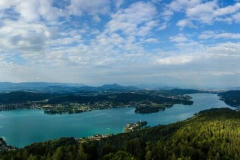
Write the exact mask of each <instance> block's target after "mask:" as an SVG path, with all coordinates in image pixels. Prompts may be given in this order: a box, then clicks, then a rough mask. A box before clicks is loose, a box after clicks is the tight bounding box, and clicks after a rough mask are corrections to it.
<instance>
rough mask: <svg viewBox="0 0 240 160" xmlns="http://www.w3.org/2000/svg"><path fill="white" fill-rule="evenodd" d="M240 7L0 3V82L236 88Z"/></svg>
mask: <svg viewBox="0 0 240 160" xmlns="http://www.w3.org/2000/svg"><path fill="white" fill-rule="evenodd" d="M239 62H240V1H239V0H212V1H211V0H172V1H171V0H149V1H146V0H145V1H135V0H91V1H85V0H25V1H22V0H1V1H0V81H1V82H5V81H9V82H29V81H30V82H65V83H84V84H87V85H101V84H107V83H119V84H122V85H137V84H157V85H160V86H161V85H167V86H179V87H183V88H184V87H185V88H186V87H203V88H204V87H219V88H223V87H232V86H239V85H240V70H239V68H240V63H239Z"/></svg>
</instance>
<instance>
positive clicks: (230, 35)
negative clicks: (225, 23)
mask: <svg viewBox="0 0 240 160" xmlns="http://www.w3.org/2000/svg"><path fill="white" fill-rule="evenodd" d="M199 38H200V39H210V38H213V39H220V38H221V39H240V34H239V33H226V32H222V33H216V32H213V31H205V32H203V33H202V34H201V35H200V36H199Z"/></svg>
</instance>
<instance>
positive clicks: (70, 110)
mask: <svg viewBox="0 0 240 160" xmlns="http://www.w3.org/2000/svg"><path fill="white" fill-rule="evenodd" d="M157 96H158V97H160V98H166V99H167V98H168V99H170V100H168V102H162V103H156V102H153V101H150V100H147V99H142V100H141V101H129V102H114V101H108V100H101V101H95V102H93V101H89V102H85V103H80V102H63V103H55V104H51V103H48V101H49V100H48V99H45V100H42V101H27V102H24V103H8V104H3V103H1V102H0V111H9V110H15V109H42V110H44V113H46V114H74V113H82V112H88V111H92V110H101V109H112V108H123V107H134V108H136V110H135V112H136V113H153V112H158V111H162V110H164V109H165V108H170V107H172V106H173V105H174V104H176V101H178V102H180V103H181V102H183V103H184V102H185V103H188V102H191V101H190V100H191V97H190V96H186V95H184V96H183V95H174V96H172V95H171V96H166V95H157ZM123 101H124V100H123Z"/></svg>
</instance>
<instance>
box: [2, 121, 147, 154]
mask: <svg viewBox="0 0 240 160" xmlns="http://www.w3.org/2000/svg"><path fill="white" fill-rule="evenodd" d="M146 125H147V121H141V120H140V121H138V122H136V123H128V124H127V125H126V126H125V128H124V133H127V132H133V131H136V130H140V129H143V128H144V126H146ZM113 135H114V134H105V135H102V134H96V135H93V136H90V137H83V138H75V140H76V141H77V142H81V143H84V142H88V141H92V140H96V141H99V140H101V139H102V138H107V137H111V136H113ZM16 149H17V148H16V147H13V146H8V145H7V144H6V142H5V141H4V140H3V138H0V151H4V150H8V151H10V150H16Z"/></svg>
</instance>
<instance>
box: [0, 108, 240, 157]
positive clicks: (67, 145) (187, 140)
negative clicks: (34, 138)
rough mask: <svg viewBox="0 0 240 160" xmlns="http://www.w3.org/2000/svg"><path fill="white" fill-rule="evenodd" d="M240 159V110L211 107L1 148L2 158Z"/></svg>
mask: <svg viewBox="0 0 240 160" xmlns="http://www.w3.org/2000/svg"><path fill="white" fill-rule="evenodd" d="M178 158H181V159H193V160H195V159H196V160H200V159H202V160H206V159H209V160H214V159H219V160H224V159H229V160H230V159H231V160H232V159H240V112H237V111H234V110H231V109H228V108H222V109H210V110H206V111H202V112H200V113H198V114H196V115H195V116H194V117H193V118H190V119H188V120H185V121H181V122H177V123H173V124H170V125H166V126H162V125H161V126H156V127H152V128H147V129H143V130H140V131H135V132H130V133H122V134H118V135H114V136H111V137H108V138H104V139H102V140H100V141H86V142H82V143H79V142H78V141H77V142H76V141H75V139H74V138H62V139H59V140H54V141H47V142H44V143H36V144H33V145H30V146H27V147H25V148H23V149H19V150H15V151H3V152H0V159H3V160H9V159H14V160H18V159H31V160H32V159H44V160H46V159H52V160H58V159H59V160H60V159H61V160H64V159H66V160H71V159H72V160H77V159H80V160H84V159H90V160H96V159H100V160H110V159H114V160H120V159H123V160H127V159H129V160H130V159H131V160H134V159H147V160H152V159H154V160H161V159H163V160H167V159H170V160H174V159H178Z"/></svg>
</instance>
